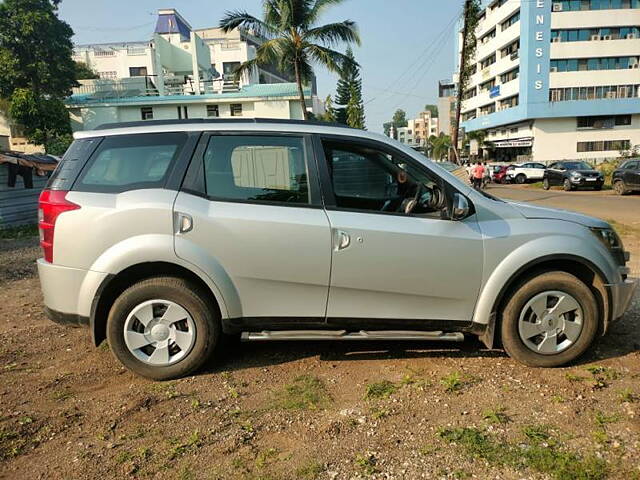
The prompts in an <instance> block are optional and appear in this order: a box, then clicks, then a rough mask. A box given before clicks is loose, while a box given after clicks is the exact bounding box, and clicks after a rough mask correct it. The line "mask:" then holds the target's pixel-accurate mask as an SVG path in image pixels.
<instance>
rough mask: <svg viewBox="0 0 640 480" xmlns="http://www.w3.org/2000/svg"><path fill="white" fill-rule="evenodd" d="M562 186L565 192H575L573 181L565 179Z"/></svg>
mask: <svg viewBox="0 0 640 480" xmlns="http://www.w3.org/2000/svg"><path fill="white" fill-rule="evenodd" d="M562 186H563V187H564V191H565V192H570V191H571V190H573V185H571V181H570V180H569V179H568V178H565V179H564V182H562Z"/></svg>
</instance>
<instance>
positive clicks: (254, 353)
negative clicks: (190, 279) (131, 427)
mask: <svg viewBox="0 0 640 480" xmlns="http://www.w3.org/2000/svg"><path fill="white" fill-rule="evenodd" d="M637 322H638V320H637V316H636V315H627V316H625V318H623V319H622V320H621V321H619V322H616V323H614V324H613V325H612V326H611V327H610V329H609V332H608V333H607V335H606V336H604V337H600V338H597V339H596V342H595V343H594V344H593V345H592V346H591V347H590V348H589V350H587V352H586V353H585V354H584V355H583V356H582V357H580V358H578V359H577V360H575V361H574V362H571V363H570V364H568V365H566V366H567V367H571V366H577V365H585V364H589V363H594V362H599V361H603V360H607V359H613V358H619V357H624V356H626V355H628V354H631V353H634V352H638V351H640V331H638V329H637ZM311 357H318V359H319V360H320V361H322V362H331V363H341V362H353V361H378V360H379V361H388V360H402V359H404V360H407V359H429V358H431V359H467V358H468V359H471V358H485V359H505V358H508V356H507V354H506V353H505V352H504V351H503V350H500V349H493V350H489V349H487V348H486V347H485V346H484V345H483V344H482V343H481V342H480V340H479V339H477V338H475V337H473V336H466V337H465V340H464V341H463V342H436V341H384V340H370V341H311V342H301V341H300V342H296V341H269V342H238V343H235V344H233V345H229V346H226V347H224V348H222V349H221V350H220V351H219V352H218V353H217V354H216V355H215V357H214V359H213V360H212V361H211V362H209V363H208V364H207V365H206V366H205V368H204V369H202V370H201V371H200V373H199V374H200V375H206V374H211V373H217V372H223V371H235V370H244V369H247V368H266V367H270V366H275V365H281V364H286V363H290V362H295V361H298V360H303V359H305V358H311Z"/></svg>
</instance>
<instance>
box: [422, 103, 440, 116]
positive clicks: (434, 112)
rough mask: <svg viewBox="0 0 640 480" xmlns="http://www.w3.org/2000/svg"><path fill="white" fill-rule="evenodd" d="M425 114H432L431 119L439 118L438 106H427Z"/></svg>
mask: <svg viewBox="0 0 640 480" xmlns="http://www.w3.org/2000/svg"><path fill="white" fill-rule="evenodd" d="M424 111H425V112H431V118H438V106H437V105H425V106H424Z"/></svg>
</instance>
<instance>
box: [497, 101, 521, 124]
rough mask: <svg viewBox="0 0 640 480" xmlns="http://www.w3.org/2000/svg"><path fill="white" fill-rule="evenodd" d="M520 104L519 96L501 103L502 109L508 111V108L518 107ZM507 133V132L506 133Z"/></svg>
mask: <svg viewBox="0 0 640 480" xmlns="http://www.w3.org/2000/svg"><path fill="white" fill-rule="evenodd" d="M518 103H519V97H518V95H514V96H513V97H509V98H505V99H504V100H502V101H501V102H500V109H501V110H506V109H507V108H513V107H517V106H518ZM505 133H506V132H505Z"/></svg>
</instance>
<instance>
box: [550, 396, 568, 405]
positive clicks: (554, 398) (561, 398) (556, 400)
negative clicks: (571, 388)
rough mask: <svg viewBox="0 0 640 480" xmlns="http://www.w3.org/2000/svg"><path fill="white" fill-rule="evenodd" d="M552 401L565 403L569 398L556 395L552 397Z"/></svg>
mask: <svg viewBox="0 0 640 480" xmlns="http://www.w3.org/2000/svg"><path fill="white" fill-rule="evenodd" d="M551 401H552V402H553V403H564V402H566V401H567V400H566V399H565V398H564V397H563V396H562V395H554V396H553V397H551Z"/></svg>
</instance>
